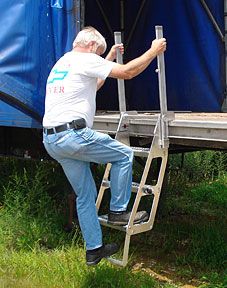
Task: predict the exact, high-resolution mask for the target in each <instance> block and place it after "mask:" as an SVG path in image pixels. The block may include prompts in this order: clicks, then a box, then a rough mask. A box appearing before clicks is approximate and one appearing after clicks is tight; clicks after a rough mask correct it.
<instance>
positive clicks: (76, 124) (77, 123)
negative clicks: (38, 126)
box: [43, 118, 86, 135]
mask: <svg viewBox="0 0 227 288" xmlns="http://www.w3.org/2000/svg"><path fill="white" fill-rule="evenodd" d="M85 127H86V121H85V120H84V119H83V118H80V119H76V120H73V121H72V122H69V123H65V124H62V125H59V126H56V127H53V128H43V132H44V133H45V134H47V135H51V134H55V133H59V132H63V131H66V130H68V129H76V130H78V129H83V128H85Z"/></svg>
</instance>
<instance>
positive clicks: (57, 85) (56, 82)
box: [43, 51, 115, 128]
mask: <svg viewBox="0 0 227 288" xmlns="http://www.w3.org/2000/svg"><path fill="white" fill-rule="evenodd" d="M114 65H115V63H114V62H111V61H108V60H105V59H104V58H102V57H100V56H98V55H97V54H94V53H81V52H74V51H71V52H68V53H66V54H65V55H64V56H63V57H62V58H60V59H59V60H58V61H57V63H56V64H55V65H54V67H53V68H52V70H51V72H50V75H49V77H48V79H47V85H46V99H45V114H44V118H43V126H44V127H46V128H51V127H55V126H58V125H61V124H64V123H67V122H71V121H72V120H75V119H78V118H84V119H85V120H86V124H87V126H88V127H90V128H91V127H92V125H93V120H94V116H95V110H96V90H97V78H101V79H103V80H105V79H106V77H107V76H108V75H109V74H110V72H111V70H112V68H113V66H114Z"/></svg>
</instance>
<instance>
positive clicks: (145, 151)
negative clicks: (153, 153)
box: [131, 147, 150, 157]
mask: <svg viewBox="0 0 227 288" xmlns="http://www.w3.org/2000/svg"><path fill="white" fill-rule="evenodd" d="M131 148H132V150H133V152H134V156H140V157H148V155H149V152H150V148H143V147H131Z"/></svg>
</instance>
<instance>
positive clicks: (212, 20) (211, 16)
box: [200, 0, 225, 42]
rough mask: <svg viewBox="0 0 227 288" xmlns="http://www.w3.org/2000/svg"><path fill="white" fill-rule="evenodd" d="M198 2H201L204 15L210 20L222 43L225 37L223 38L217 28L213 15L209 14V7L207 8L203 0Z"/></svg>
mask: <svg viewBox="0 0 227 288" xmlns="http://www.w3.org/2000/svg"><path fill="white" fill-rule="evenodd" d="M200 2H201V4H202V6H203V7H204V9H205V10H206V13H207V15H208V17H209V18H210V20H211V22H212V24H213V26H214V28H215V30H216V31H217V33H218V35H219V36H220V38H221V40H222V41H223V42H225V36H224V35H223V33H222V32H221V29H220V27H219V26H218V23H217V21H216V20H215V18H214V16H213V14H212V13H211V11H210V9H209V7H208V6H207V4H206V1H205V0H200Z"/></svg>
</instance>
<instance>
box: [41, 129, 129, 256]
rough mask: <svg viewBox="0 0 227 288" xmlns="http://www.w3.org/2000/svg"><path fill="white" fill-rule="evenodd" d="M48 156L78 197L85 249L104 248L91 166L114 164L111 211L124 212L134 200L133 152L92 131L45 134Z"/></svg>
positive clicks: (71, 130)
mask: <svg viewBox="0 0 227 288" xmlns="http://www.w3.org/2000/svg"><path fill="white" fill-rule="evenodd" d="M43 143H44V146H45V148H46V150H47V152H48V153H49V155H50V156H51V157H52V158H54V159H56V160H57V161H58V162H59V163H60V164H61V166H62V168H63V170H64V172H65V175H66V176H67V178H68V180H69V182H70V184H71V185H72V187H73V190H74V191H75V193H76V195H77V200H76V205H77V213H78V219H79V223H80V228H81V231H82V234H83V237H84V240H85V242H86V248H87V250H89V249H95V248H98V247H100V246H102V231H101V227H100V223H99V220H98V215H97V211H96V206H95V202H96V197H97V190H96V186H95V182H94V179H93V177H92V173H91V170H90V162H94V163H103V164H105V163H112V167H111V173H110V181H111V182H110V183H111V185H110V189H111V200H110V210H112V211H124V210H126V208H127V205H128V202H129V199H130V196H131V184H132V162H133V151H132V149H131V148H130V147H128V146H126V145H124V144H122V143H120V142H118V141H117V140H115V139H112V138H111V137H110V136H109V135H107V134H103V133H99V132H96V131H94V130H92V129H90V128H84V129H80V130H73V129H70V130H67V131H63V132H60V133H56V134H51V135H46V134H45V133H44V134H43Z"/></svg>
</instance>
